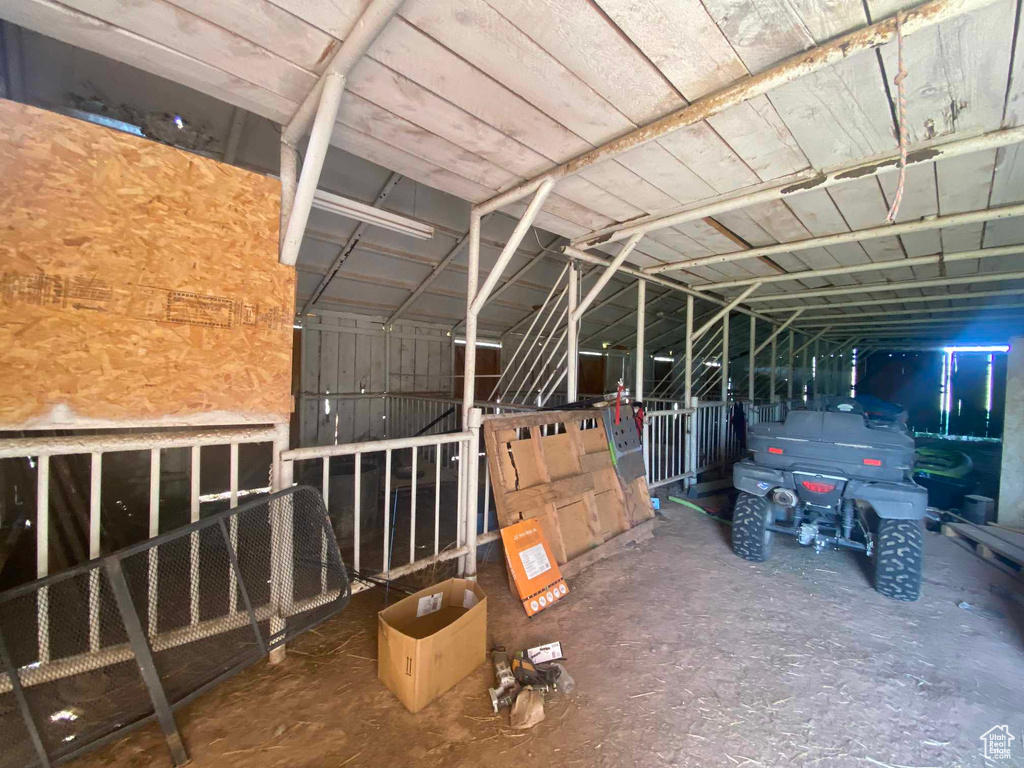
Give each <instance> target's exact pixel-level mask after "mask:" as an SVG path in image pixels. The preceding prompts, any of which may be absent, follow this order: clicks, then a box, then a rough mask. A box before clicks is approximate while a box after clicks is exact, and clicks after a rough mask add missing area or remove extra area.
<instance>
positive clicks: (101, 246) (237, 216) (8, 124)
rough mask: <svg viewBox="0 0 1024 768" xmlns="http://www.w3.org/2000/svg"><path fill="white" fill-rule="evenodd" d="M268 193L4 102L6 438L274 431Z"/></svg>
mask: <svg viewBox="0 0 1024 768" xmlns="http://www.w3.org/2000/svg"><path fill="white" fill-rule="evenodd" d="M279 208H280V191H279V184H278V182H277V181H275V180H273V179H269V178H266V177H263V176H259V175H256V174H252V173H249V172H247V171H243V170H241V169H238V168H234V167H231V166H229V165H225V164H222V163H218V162H216V161H213V160H208V159H206V158H203V157H199V156H197V155H193V154H189V153H186V152H182V151H179V150H177V149H174V148H172V147H168V146H166V145H163V144H157V143H155V142H151V141H148V140H146V139H141V138H138V137H135V136H130V135H127V134H123V133H119V132H116V131H112V130H109V129H107V128H102V127H100V126H96V125H92V124H90V123H86V122H82V121H79V120H74V119H72V118H69V117H65V116H63V115H58V114H54V113H51V112H45V111H43V110H39V109H35V108H33V107H28V106H24V105H20V104H15V103H13V102H9V101H2V100H0V232H2V235H0V359H2V360H3V361H4V365H3V376H0V428H2V429H11V428H44V427H52V426H104V425H105V426H118V425H126V424H129V423H130V424H133V425H141V424H151V425H160V424H166V425H169V424H217V423H238V422H243V421H281V420H286V419H287V417H288V414H289V413H290V411H291V394H290V393H291V354H292V344H291V334H292V328H291V325H292V323H291V316H292V313H293V311H294V310H293V305H294V282H295V272H294V270H293V269H291V268H289V267H284V266H282V265H280V264H279V262H278V259H277V240H278V216H279Z"/></svg>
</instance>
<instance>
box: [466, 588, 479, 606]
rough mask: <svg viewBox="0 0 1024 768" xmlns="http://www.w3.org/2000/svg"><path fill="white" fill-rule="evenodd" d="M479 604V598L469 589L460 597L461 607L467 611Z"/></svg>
mask: <svg viewBox="0 0 1024 768" xmlns="http://www.w3.org/2000/svg"><path fill="white" fill-rule="evenodd" d="M479 602H480V598H478V597H477V596H476V593H475V592H473V590H471V589H467V590H466V591H465V592H464V593H463V595H462V607H463V608H465V609H466V610H467V611H468V610H469V609H470V608H472V607H473V606H474V605H476V604H477V603H479Z"/></svg>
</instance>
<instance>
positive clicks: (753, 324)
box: [747, 316, 757, 402]
mask: <svg viewBox="0 0 1024 768" xmlns="http://www.w3.org/2000/svg"><path fill="white" fill-rule="evenodd" d="M756 344H757V318H755V317H754V316H751V317H750V352H749V357H748V358H747V369H748V370H747V399H748V400H750V402H754V362H755V358H756V357H757V353H756V352H755V351H754V347H755V345H756Z"/></svg>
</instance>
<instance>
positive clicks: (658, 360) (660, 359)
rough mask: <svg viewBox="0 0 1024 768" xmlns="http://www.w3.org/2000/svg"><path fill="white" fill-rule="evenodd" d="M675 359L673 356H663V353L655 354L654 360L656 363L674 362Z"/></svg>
mask: <svg viewBox="0 0 1024 768" xmlns="http://www.w3.org/2000/svg"><path fill="white" fill-rule="evenodd" d="M675 361H676V359H675V358H674V357H665V356H663V355H655V356H654V362H656V363H674V362H675Z"/></svg>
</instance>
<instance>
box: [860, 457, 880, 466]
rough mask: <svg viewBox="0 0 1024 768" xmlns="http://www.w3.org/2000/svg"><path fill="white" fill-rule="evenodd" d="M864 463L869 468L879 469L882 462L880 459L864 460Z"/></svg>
mask: <svg viewBox="0 0 1024 768" xmlns="http://www.w3.org/2000/svg"><path fill="white" fill-rule="evenodd" d="M864 463H865V464H867V465H868V466H869V467H880V466H882V460H881V459H864Z"/></svg>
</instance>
